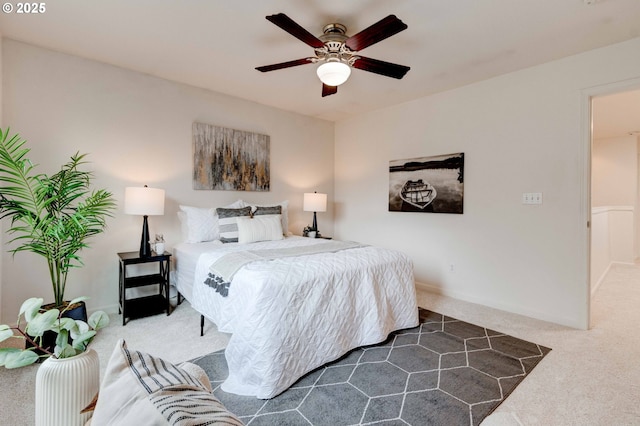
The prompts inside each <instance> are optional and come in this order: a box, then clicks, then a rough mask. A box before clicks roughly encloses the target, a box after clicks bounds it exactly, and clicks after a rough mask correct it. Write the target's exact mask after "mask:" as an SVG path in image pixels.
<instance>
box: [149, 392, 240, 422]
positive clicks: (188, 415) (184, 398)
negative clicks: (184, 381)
mask: <svg viewBox="0 0 640 426" xmlns="http://www.w3.org/2000/svg"><path fill="white" fill-rule="evenodd" d="M149 400H150V401H151V403H152V404H153V405H154V406H155V407H156V409H157V410H158V411H159V412H160V413H162V415H163V416H164V417H165V418H166V419H167V421H168V422H169V424H170V425H174V426H195V425H228V426H242V422H241V421H240V420H239V419H238V418H237V417H236V416H234V415H233V414H231V413H230V412H229V411H227V409H226V408H225V407H224V405H222V403H221V402H220V401H218V398H216V397H215V396H213V395H212V394H210V393H205V392H199V391H194V390H192V389H189V388H184V387H182V386H172V387H168V388H164V389H162V390H160V391H157V392H155V393H153V394H152V395H149Z"/></svg>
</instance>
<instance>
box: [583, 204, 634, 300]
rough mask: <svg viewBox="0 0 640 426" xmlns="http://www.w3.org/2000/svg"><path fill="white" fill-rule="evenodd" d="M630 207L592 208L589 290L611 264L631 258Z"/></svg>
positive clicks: (595, 288) (632, 257)
mask: <svg viewBox="0 0 640 426" xmlns="http://www.w3.org/2000/svg"><path fill="white" fill-rule="evenodd" d="M633 221H634V208H633V206H604V207H594V208H593V210H592V216H591V293H592V294H593V293H595V291H596V290H597V289H598V287H599V286H600V283H601V282H602V280H603V279H604V277H605V275H606V273H607V272H608V271H609V268H610V267H611V264H612V263H633V261H634V257H635V255H634V234H633V226H634V224H633Z"/></svg>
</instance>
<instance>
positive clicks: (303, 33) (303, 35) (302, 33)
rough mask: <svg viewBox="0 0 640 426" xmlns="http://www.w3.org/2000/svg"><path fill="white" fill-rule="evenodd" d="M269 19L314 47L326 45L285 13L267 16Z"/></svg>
mask: <svg viewBox="0 0 640 426" xmlns="http://www.w3.org/2000/svg"><path fill="white" fill-rule="evenodd" d="M266 18H267V20H269V21H270V22H272V23H274V24H275V25H277V26H279V27H280V28H282V29H283V30H285V31H286V32H288V33H289V34H291V35H292V36H294V37H295V38H297V39H298V40H301V41H302V42H304V43H306V44H308V45H309V46H311V47H313V48H314V49H318V48H320V47H322V46H324V43H323V42H322V41H321V40H320V39H319V38H318V37H316V36H314V35H313V34H311V33H310V32H309V31H307V30H305V29H304V28H302V27H301V26H300V25H298V24H297V23H296V22H295V21H294V20H293V19H291V18H289V17H288V16H287V15H285V14H284V13H278V14H276V15H269V16H266Z"/></svg>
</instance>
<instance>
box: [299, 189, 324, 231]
mask: <svg viewBox="0 0 640 426" xmlns="http://www.w3.org/2000/svg"><path fill="white" fill-rule="evenodd" d="M302 209H303V210H304V211H305V212H313V226H312V227H311V230H312V231H315V232H316V235H320V232H318V221H317V219H316V212H326V211H327V194H318V193H317V192H305V194H304V201H303V203H302Z"/></svg>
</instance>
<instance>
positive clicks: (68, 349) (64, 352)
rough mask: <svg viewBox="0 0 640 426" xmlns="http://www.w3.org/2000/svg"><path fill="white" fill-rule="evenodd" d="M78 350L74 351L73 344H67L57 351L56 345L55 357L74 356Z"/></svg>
mask: <svg viewBox="0 0 640 426" xmlns="http://www.w3.org/2000/svg"><path fill="white" fill-rule="evenodd" d="M78 353H79V352H78V351H76V350H75V349H74V348H73V346H71V345H67V346H65V347H64V349H62V348H61V350H60V351H58V346H56V351H55V354H56V357H58V358H71V357H72V356H76V355H78Z"/></svg>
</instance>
